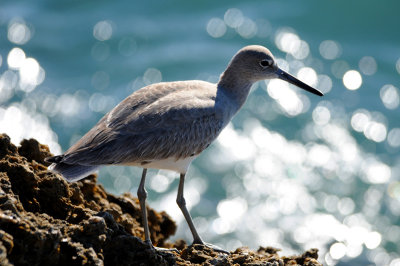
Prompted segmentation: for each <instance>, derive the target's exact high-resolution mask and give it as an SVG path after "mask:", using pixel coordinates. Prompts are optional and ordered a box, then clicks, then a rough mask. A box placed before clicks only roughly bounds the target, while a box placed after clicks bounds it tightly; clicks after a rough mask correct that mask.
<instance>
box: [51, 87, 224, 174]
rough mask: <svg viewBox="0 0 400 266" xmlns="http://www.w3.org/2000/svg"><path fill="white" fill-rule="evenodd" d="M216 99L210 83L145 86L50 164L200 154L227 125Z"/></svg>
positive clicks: (92, 163) (140, 161)
mask: <svg viewBox="0 0 400 266" xmlns="http://www.w3.org/2000/svg"><path fill="white" fill-rule="evenodd" d="M216 97H217V88H216V85H215V84H212V83H208V82H204V81H179V82H165V83H157V84H153V85H150V86H147V87H144V88H142V89H140V90H138V91H136V92H134V93H132V94H131V95H130V96H128V97H127V98H126V99H125V100H123V101H122V102H121V103H120V104H118V105H117V106H116V107H115V108H114V109H112V110H111V111H110V112H109V113H108V114H106V115H105V116H104V117H103V118H102V119H101V120H100V121H99V122H98V123H97V124H96V125H95V126H94V127H93V128H92V129H91V130H90V131H89V132H88V133H86V134H85V135H84V136H83V137H82V138H81V139H80V140H79V141H78V142H77V143H76V144H75V145H73V146H72V147H71V148H70V149H68V151H67V152H66V153H65V154H64V155H61V156H58V157H53V160H52V159H51V158H50V159H49V161H50V162H54V163H56V164H60V165H61V164H64V165H80V166H87V167H93V166H98V165H107V164H146V163H148V162H149V161H154V160H163V159H167V158H175V159H177V160H178V159H183V158H186V157H190V156H194V155H197V154H199V153H200V152H202V151H203V150H204V149H205V148H206V147H208V145H209V144H210V143H211V142H212V141H213V140H214V139H215V138H216V137H217V136H218V134H219V133H220V131H221V130H222V128H223V126H224V125H225V124H226V121H224V114H223V113H222V112H221V109H220V108H218V106H217V105H216ZM54 158H57V160H55V159H54ZM53 168H54V167H53Z"/></svg>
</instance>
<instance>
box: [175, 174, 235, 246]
mask: <svg viewBox="0 0 400 266" xmlns="http://www.w3.org/2000/svg"><path fill="white" fill-rule="evenodd" d="M184 183H185V174H181V177H180V179H179V187H178V196H177V197H176V203H177V204H178V206H179V208H180V209H181V211H182V213H183V216H185V219H186V222H187V224H188V225H189V228H190V231H191V232H192V235H193V243H192V244H201V245H205V246H208V247H210V248H212V249H213V250H215V251H217V252H222V253H227V254H229V252H227V251H225V250H223V249H222V248H220V247H217V246H215V245H212V244H209V243H205V242H203V240H202V239H201V237H200V236H199V234H198V233H197V230H196V228H195V227H194V224H193V220H192V217H191V216H190V213H189V211H188V210H187V208H186V200H185V198H184V196H183V187H184Z"/></svg>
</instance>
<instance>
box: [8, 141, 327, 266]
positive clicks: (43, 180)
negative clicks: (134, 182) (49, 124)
mask: <svg viewBox="0 0 400 266" xmlns="http://www.w3.org/2000/svg"><path fill="white" fill-rule="evenodd" d="M48 156H51V153H50V152H49V149H48V147H47V146H46V145H43V144H40V143H38V142H37V141H36V140H34V139H30V140H23V141H22V142H21V145H20V146H19V147H16V146H15V145H13V144H12V143H11V142H10V138H9V137H8V136H7V135H5V134H0V265H84V264H85V265H321V264H320V263H319V262H318V261H317V258H318V253H317V250H316V249H311V250H309V251H307V252H305V253H304V254H302V255H299V256H291V257H280V256H279V255H278V253H277V252H278V249H275V248H271V247H267V248H262V247H261V248H260V249H259V250H258V251H252V250H249V249H248V248H245V247H241V248H238V249H236V250H235V251H232V252H230V254H224V253H218V252H215V251H214V250H212V249H210V248H208V247H205V246H201V245H193V246H189V247H188V246H187V245H186V243H185V242H184V241H182V240H179V241H176V242H175V243H170V242H167V240H168V237H169V236H171V235H173V234H174V233H175V230H176V225H175V222H174V221H172V220H171V218H170V217H169V216H168V214H166V213H165V212H156V211H154V210H152V209H150V208H148V216H149V226H150V232H151V238H152V241H153V243H154V244H155V245H156V246H159V247H169V248H171V247H175V248H176V251H156V250H154V249H152V248H151V247H149V246H148V245H146V244H145V243H144V242H143V241H142V239H143V238H144V232H143V227H142V222H141V215H140V205H139V202H138V200H137V198H136V197H133V196H132V195H131V194H129V193H126V194H123V195H121V196H115V195H112V194H109V193H107V192H106V191H105V189H104V188H103V186H102V185H100V184H98V183H97V182H96V176H95V175H91V176H89V177H87V178H85V179H84V180H82V181H79V182H75V183H68V182H66V181H65V180H64V179H63V178H62V177H61V176H59V175H55V174H53V173H51V172H49V171H48V170H47V166H48V165H47V163H46V162H44V158H46V157H48Z"/></svg>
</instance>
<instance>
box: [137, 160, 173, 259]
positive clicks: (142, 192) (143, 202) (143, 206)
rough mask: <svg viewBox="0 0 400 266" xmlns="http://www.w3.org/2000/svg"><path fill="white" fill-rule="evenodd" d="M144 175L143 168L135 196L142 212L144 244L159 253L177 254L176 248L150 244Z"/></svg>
mask: <svg viewBox="0 0 400 266" xmlns="http://www.w3.org/2000/svg"><path fill="white" fill-rule="evenodd" d="M146 173H147V169H146V168H143V173H142V179H141V180H140V184H139V187H138V190H137V196H138V199H139V203H140V210H141V211H142V222H143V229H144V241H145V243H146V244H148V245H149V246H150V247H151V248H153V249H155V250H157V251H161V252H166V251H175V252H178V250H177V249H176V248H159V247H155V246H153V243H151V239H150V230H149V222H148V220H147V210H146V198H147V191H146V189H145V187H144V184H145V182H146Z"/></svg>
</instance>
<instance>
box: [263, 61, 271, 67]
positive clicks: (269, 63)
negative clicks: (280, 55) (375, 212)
mask: <svg viewBox="0 0 400 266" xmlns="http://www.w3.org/2000/svg"><path fill="white" fill-rule="evenodd" d="M271 65H272V61H271V60H261V61H260V66H262V67H269V66H271Z"/></svg>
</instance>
